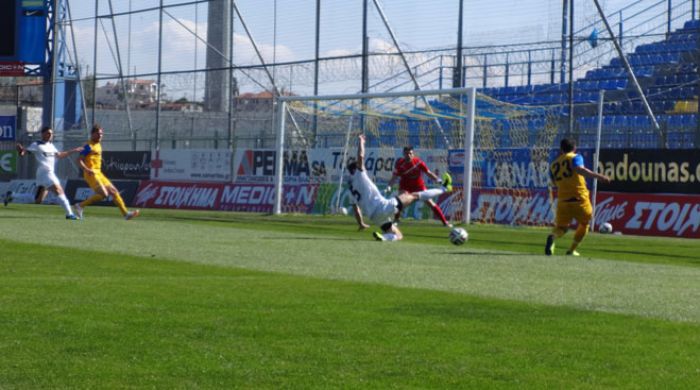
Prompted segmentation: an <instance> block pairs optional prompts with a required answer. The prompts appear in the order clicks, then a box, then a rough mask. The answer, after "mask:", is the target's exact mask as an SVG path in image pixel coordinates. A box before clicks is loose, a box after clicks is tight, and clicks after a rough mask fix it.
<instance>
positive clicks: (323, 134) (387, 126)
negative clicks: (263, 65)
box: [273, 88, 476, 222]
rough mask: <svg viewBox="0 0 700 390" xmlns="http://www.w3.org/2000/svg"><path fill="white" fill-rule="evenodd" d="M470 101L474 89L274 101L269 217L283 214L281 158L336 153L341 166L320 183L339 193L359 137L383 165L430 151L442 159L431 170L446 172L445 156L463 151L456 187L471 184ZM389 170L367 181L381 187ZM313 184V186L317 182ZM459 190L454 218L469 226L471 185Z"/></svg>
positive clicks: (473, 105)
mask: <svg viewBox="0 0 700 390" xmlns="http://www.w3.org/2000/svg"><path fill="white" fill-rule="evenodd" d="M475 101H476V89H475V88H456V89H443V90H426V91H410V92H386V93H368V94H346V95H327V96H281V97H278V99H277V104H278V107H277V118H276V125H277V131H276V133H277V134H276V148H275V149H276V151H277V160H276V172H275V201H274V207H273V212H274V213H275V214H281V213H283V212H285V209H284V207H283V195H284V183H285V170H284V159H283V158H282V156H285V153H286V152H287V151H289V150H295V149H296V150H298V149H307V155H309V154H310V153H308V149H313V148H317V149H321V148H329V147H331V148H334V147H335V148H338V149H339V152H338V153H339V155H341V156H342V157H341V161H342V162H341V164H340V165H337V166H336V165H335V164H334V166H333V168H334V170H333V173H332V174H330V175H328V177H326V178H321V180H325V181H326V184H331V183H332V182H333V180H332V179H337V180H336V182H337V186H338V192H340V191H342V178H343V176H344V172H343V169H342V168H343V167H344V165H345V163H346V162H347V160H348V159H350V160H352V159H354V156H355V147H356V143H355V142H354V141H353V140H352V138H353V136H356V135H359V134H365V135H366V136H367V137H368V149H371V150H372V153H375V152H376V153H377V154H380V155H381V156H383V157H385V158H386V161H392V162H393V161H395V159H396V158H398V157H400V151H401V149H402V148H403V147H404V146H409V145H410V146H413V147H415V148H416V149H419V150H430V155H431V156H438V155H440V154H441V155H442V157H441V158H439V157H438V158H437V159H439V160H441V161H439V163H440V164H437V165H436V166H432V167H430V169H431V170H433V171H435V170H437V171H438V172H444V171H447V169H448V167H447V156H448V155H449V151H450V150H453V149H464V151H465V156H469V157H468V158H465V159H464V165H463V168H462V177H460V178H459V179H460V180H459V182H461V183H471V180H472V179H471V175H472V169H471V166H472V165H471V156H472V148H473V139H474V135H473V132H474V129H475V126H474V110H475V107H476V104H475ZM290 119H294V120H290ZM465 140H466V142H465ZM419 156H420V153H419ZM378 161H381V160H379V159H377V162H378ZM371 165H373V164H371ZM392 169H393V166H391V167H390V168H389V169H387V167H386V166H382V173H383V175H377V174H376V173H377V172H376V171H377V170H376V169H375V170H374V175H371V176H375V177H374V179H375V182H376V184H377V185H378V186H382V185H385V184H386V181H387V176H390V171H391V170H392ZM387 171H389V174H387ZM331 176H332V177H331ZM316 179H319V178H316ZM315 181H316V182H317V184H318V180H315ZM380 188H382V187H380ZM464 188H465V189H466V190H465V191H464V192H463V201H460V202H459V204H461V205H463V207H462V210H461V211H460V212H459V213H455V214H456V215H461V218H460V220H461V221H462V222H469V207H468V205H469V204H470V203H471V192H470V189H471V185H466V186H464ZM333 198H334V199H333V200H334V201H335V203H331V205H330V206H331V207H329V208H327V209H333V207H332V206H333V205H336V206H337V205H339V202H340V195H337V196H334V197H333Z"/></svg>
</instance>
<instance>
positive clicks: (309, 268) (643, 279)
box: [0, 214, 700, 323]
mask: <svg viewBox="0 0 700 390" xmlns="http://www.w3.org/2000/svg"><path fill="white" fill-rule="evenodd" d="M30 215H31V214H30ZM134 222H136V223H126V222H124V221H119V220H116V218H114V217H112V216H110V217H102V216H96V217H93V218H89V219H87V220H86V221H82V222H78V223H70V222H67V221H64V220H61V219H50V218H38V217H34V218H32V217H30V218H25V219H22V223H21V224H15V225H5V224H0V232H1V233H2V235H3V236H4V237H12V239H13V240H16V241H21V242H36V241H37V236H36V232H37V231H40V230H42V229H46V231H50V232H52V234H50V235H47V236H45V237H42V239H43V240H45V241H46V242H47V243H48V244H52V245H57V246H64V247H72V248H85V249H92V250H97V251H103V252H110V253H112V252H113V253H123V254H129V255H139V256H145V257H151V256H153V257H157V258H167V259H172V260H181V261H187V262H194V263H204V264H218V265H224V266H230V267H240V268H246V269H254V270H260V271H274V272H283V273H290V274H295V275H306V276H312V277H318V278H326V279H338V280H350V281H359V282H369V283H378V284H387V285H393V286H400V287H411V288H421V289H431V290H441V291H451V292H457V293H461V294H469V295H474V296H481V297H491V298H497V299H507V300H517V301H523V302H532V303H538V304H547V305H557V306H570V307H574V308H581V309H585V310H595V311H603V312H613V313H623V314H634V315H639V316H646V317H658V318H663V319H670V320H674V321H688V322H698V323H700V306H699V305H698V302H700V284H699V283H697V281H698V280H700V268H698V267H692V266H691V267H688V266H669V265H660V264H639V263H629V262H620V261H607V260H586V259H573V258H567V257H561V256H559V257H545V256H534V255H524V254H516V253H508V252H496V251H487V250H480V249H472V248H470V247H469V246H464V247H452V246H450V245H447V244H444V245H434V244H423V243H411V242H404V243H400V244H398V245H392V244H391V243H389V244H387V245H382V244H379V243H375V242H372V241H368V240H365V239H364V236H365V235H366V233H362V234H359V233H354V232H352V231H346V232H344V234H342V235H341V234H339V235H334V236H329V235H324V236H318V235H309V234H306V233H296V232H284V231H260V230H249V229H246V228H245V225H238V224H234V226H235V227H230V226H229V225H227V224H225V223H223V224H222V223H218V224H216V225H207V224H196V225H194V226H193V224H192V223H190V222H177V221H173V220H164V221H159V220H149V219H148V218H144V219H141V220H138V221H134ZM346 229H347V228H346Z"/></svg>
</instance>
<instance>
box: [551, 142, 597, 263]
mask: <svg viewBox="0 0 700 390" xmlns="http://www.w3.org/2000/svg"><path fill="white" fill-rule="evenodd" d="M549 175H550V178H551V179H552V182H554V185H555V186H556V187H557V215H556V218H555V221H554V229H552V233H551V234H550V235H549V236H547V244H546V245H545V248H544V253H545V254H546V255H552V254H554V246H555V245H554V240H555V239H557V238H559V237H561V236H563V235H564V234H565V233H566V231H567V230H568V228H569V223H570V222H571V220H572V219H575V220H576V222H577V223H578V227H577V228H576V233H575V234H574V241H573V242H572V243H571V246H570V247H569V250H568V251H567V252H566V254H567V255H573V256H578V255H579V253H578V252H576V248H577V247H578V245H579V244H580V243H581V241H583V238H584V237H586V233H587V232H588V228H589V224H590V222H591V216H592V214H593V207H592V206H591V200H590V195H589V193H588V187H587V186H586V178H593V179H598V180H600V181H602V182H604V183H608V182H610V178H609V177H607V176H605V175H601V174H599V173H596V172H593V171H591V170H590V169H588V168H586V167H585V166H584V165H583V157H582V156H581V155H580V154H578V153H576V143H575V142H574V141H573V140H569V139H566V138H565V139H563V140H561V144H560V146H559V156H558V157H557V158H556V159H555V160H554V161H553V162H552V164H550V166H549Z"/></svg>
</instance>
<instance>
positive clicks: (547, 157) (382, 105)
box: [273, 88, 587, 226]
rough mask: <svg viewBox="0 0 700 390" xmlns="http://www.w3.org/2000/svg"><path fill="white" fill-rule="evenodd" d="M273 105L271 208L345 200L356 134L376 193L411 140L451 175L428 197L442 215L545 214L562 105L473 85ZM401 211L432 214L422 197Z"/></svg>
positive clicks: (506, 220)
mask: <svg viewBox="0 0 700 390" xmlns="http://www.w3.org/2000/svg"><path fill="white" fill-rule="evenodd" d="M277 104H278V106H277V117H276V120H275V123H276V145H275V153H276V157H275V158H276V161H275V168H276V169H275V172H274V186H275V194H274V203H273V212H274V213H275V214H280V213H295V212H303V213H312V214H332V213H336V212H339V211H340V212H342V210H343V207H349V206H350V204H351V202H350V196H349V195H350V194H349V192H348V191H347V188H346V186H345V184H344V181H345V180H343V178H344V175H345V172H344V167H345V164H347V163H348V162H350V161H352V160H354V159H355V158H356V147H357V140H356V137H357V135H359V134H364V135H365V136H366V138H367V143H366V161H365V166H366V167H367V169H368V173H369V176H370V178H372V180H373V181H374V182H375V183H376V184H377V187H378V188H379V189H380V190H384V189H385V188H386V186H387V183H388V182H389V181H390V179H391V176H392V172H393V169H394V166H395V163H396V161H397V159H398V158H400V157H401V156H402V149H403V148H404V147H406V146H412V147H413V149H414V151H415V153H416V155H417V156H418V157H420V158H421V159H422V160H423V161H425V162H426V164H427V166H428V168H429V169H430V170H431V171H433V172H434V173H438V176H440V175H441V174H442V173H443V172H447V171H448V172H450V174H451V175H452V178H453V179H454V184H455V189H456V190H455V191H453V192H452V193H451V194H447V195H443V196H441V197H440V198H438V199H436V203H437V204H438V205H439V206H440V208H441V209H442V211H443V213H444V215H445V216H446V217H447V219H448V220H450V221H451V222H453V223H458V222H462V223H471V222H484V223H500V224H510V225H536V226H543V225H550V224H551V223H552V221H553V216H554V215H553V214H554V213H553V206H554V203H553V202H554V201H553V199H552V197H551V190H550V187H549V186H550V180H549V174H548V166H549V161H551V160H552V158H553V157H555V156H556V151H557V149H558V143H559V140H560V139H561V138H562V137H563V136H564V134H567V131H566V129H567V123H568V121H567V120H566V118H567V115H566V111H565V110H566V106H563V105H553V106H536V105H531V104H526V105H519V104H514V103H511V102H505V101H501V100H498V99H495V98H494V97H491V96H488V95H485V94H482V93H478V92H476V89H475V88H461V89H444V90H426V91H410V92H389V93H370V94H347V95H329V96H282V97H279V98H278V99H277ZM581 136H583V134H581ZM586 136H587V135H586ZM424 179H427V178H424ZM426 184H428V186H434V185H436V184H435V183H431V181H430V180H426ZM300 196H303V197H304V199H306V203H305V204H301V203H299V197H300ZM387 196H388V193H387ZM295 202H296V203H295ZM403 213H404V215H405V216H409V217H414V218H417V219H433V218H434V216H433V210H432V209H431V208H430V207H427V206H425V204H424V203H423V202H417V203H416V204H414V205H411V206H409V208H408V210H404V211H403Z"/></svg>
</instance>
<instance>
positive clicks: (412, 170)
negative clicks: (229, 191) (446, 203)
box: [387, 146, 450, 226]
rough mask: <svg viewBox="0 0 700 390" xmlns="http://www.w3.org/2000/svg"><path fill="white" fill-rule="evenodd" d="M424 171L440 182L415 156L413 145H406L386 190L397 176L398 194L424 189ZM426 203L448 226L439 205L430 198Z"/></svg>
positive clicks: (397, 218)
mask: <svg viewBox="0 0 700 390" xmlns="http://www.w3.org/2000/svg"><path fill="white" fill-rule="evenodd" d="M424 173H425V174H426V175H428V177H430V178H431V179H433V180H434V181H435V182H437V183H440V178H438V176H437V175H436V174H434V173H433V172H431V171H430V169H428V166H427V165H425V162H423V160H421V159H420V158H418V157H416V155H415V154H414V153H413V146H406V147H405V148H403V157H401V158H399V159H398V160H397V161H396V165H395V167H394V173H393V175H392V176H391V180H389V186H388V187H387V192H390V191H391V186H392V185H393V184H394V182H396V179H397V178H400V180H399V194H403V193H406V192H409V193H410V192H420V191H425V190H426V186H425V182H424V181H423V174H424ZM426 203H428V205H430V208H431V209H433V214H435V216H436V217H438V218H439V219H440V221H442V224H443V225H445V226H450V223H449V222H448V221H447V218H445V214H443V212H442V210H441V209H440V206H438V205H437V204H435V202H434V201H433V200H432V199H428V200H426ZM396 220H397V221H398V220H399V216H398V215H397V216H396Z"/></svg>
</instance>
